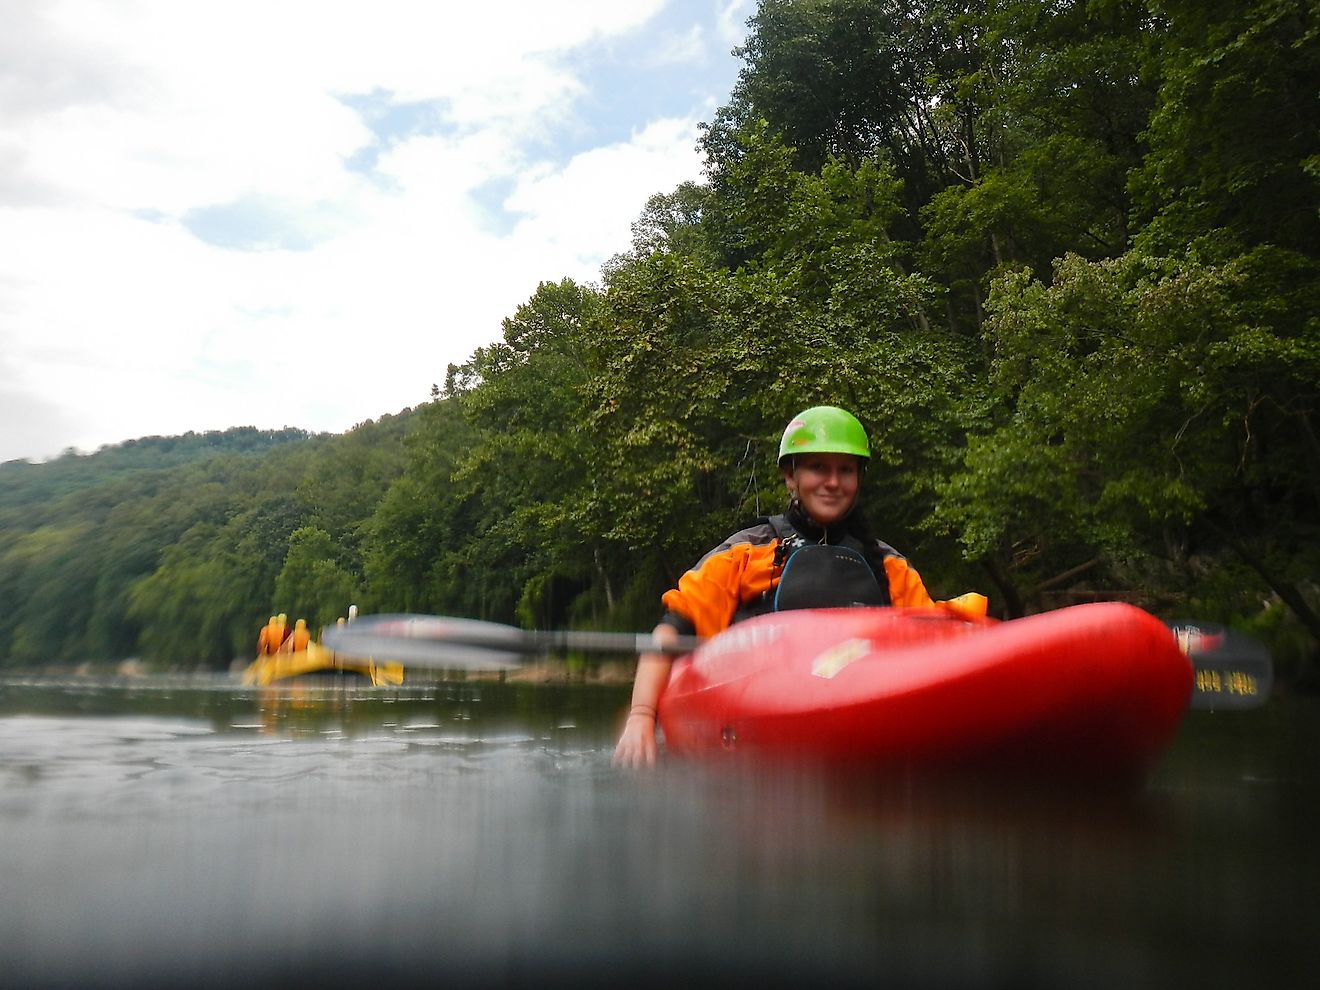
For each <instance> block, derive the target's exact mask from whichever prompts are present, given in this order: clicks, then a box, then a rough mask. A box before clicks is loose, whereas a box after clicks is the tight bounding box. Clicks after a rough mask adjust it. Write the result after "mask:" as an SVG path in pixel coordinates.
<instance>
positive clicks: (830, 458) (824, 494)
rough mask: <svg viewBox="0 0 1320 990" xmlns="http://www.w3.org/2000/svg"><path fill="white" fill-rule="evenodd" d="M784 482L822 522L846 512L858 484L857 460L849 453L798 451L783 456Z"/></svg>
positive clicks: (849, 508)
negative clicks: (789, 457) (788, 457)
mask: <svg viewBox="0 0 1320 990" xmlns="http://www.w3.org/2000/svg"><path fill="white" fill-rule="evenodd" d="M783 475H784V485H785V487H787V488H788V491H789V493H790V494H793V495H796V496H797V497H798V500H799V501H800V502H801V503H802V508H804V509H806V511H807V515H809V516H810V517H811V518H812V519H813V520H815V521H816V522H817V523H819V524H820V525H822V526H830V525H833V524H834V523H836V522H838V521H839V520H840V519H842V518H843V517H844V516H846V515H847V514H848V513H849V512H850V511H851V510H852V507H853V503H854V502H856V501H857V490H858V488H859V487H861V481H862V473H861V461H860V460H859V459H858V458H856V457H854V456H853V455H851V454H799V455H798V456H797V457H794V458H791V459H789V460H786V461H785V463H784V467H783Z"/></svg>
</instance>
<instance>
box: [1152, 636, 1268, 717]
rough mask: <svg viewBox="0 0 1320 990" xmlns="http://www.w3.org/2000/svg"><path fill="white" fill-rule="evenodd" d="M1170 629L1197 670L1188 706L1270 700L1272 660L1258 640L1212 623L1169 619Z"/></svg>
mask: <svg viewBox="0 0 1320 990" xmlns="http://www.w3.org/2000/svg"><path fill="white" fill-rule="evenodd" d="M1169 628H1170V629H1171V630H1172V631H1173V635H1174V637H1175V638H1176V639H1177V640H1178V645H1179V646H1181V647H1182V650H1183V652H1184V653H1186V654H1187V656H1188V659H1190V660H1191V661H1192V667H1193V669H1194V670H1195V672H1196V680H1195V682H1194V684H1193V687H1192V700H1191V704H1190V707H1191V708H1193V709H1196V710H1200V711H1232V710H1240V709H1244V708H1257V707H1259V706H1261V705H1263V704H1265V702H1266V701H1268V700H1269V697H1270V691H1271V689H1272V688H1273V686H1274V661H1273V659H1272V658H1271V657H1270V651H1269V650H1267V649H1265V646H1264V644H1263V643H1261V642H1260V641H1259V640H1255V639H1252V638H1251V637H1250V636H1248V635H1246V634H1245V633H1240V632H1236V631H1235V630H1232V629H1229V628H1228V627H1226V626H1221V625H1217V624H1216V623H1213V622H1191V621H1185V622H1171V623H1169Z"/></svg>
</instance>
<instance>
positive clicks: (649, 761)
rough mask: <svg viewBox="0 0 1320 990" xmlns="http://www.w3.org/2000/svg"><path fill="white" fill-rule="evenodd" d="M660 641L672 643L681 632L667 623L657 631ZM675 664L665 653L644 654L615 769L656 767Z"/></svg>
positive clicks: (615, 759) (661, 625)
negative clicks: (658, 727)
mask: <svg viewBox="0 0 1320 990" xmlns="http://www.w3.org/2000/svg"><path fill="white" fill-rule="evenodd" d="M654 636H655V638H656V641H657V642H659V643H663V644H668V643H672V642H673V641H674V640H675V639H677V638H678V630H677V629H675V628H674V627H673V626H671V625H669V623H667V622H662V623H660V625H658V626H656V627H655V632H654ZM672 666H673V660H672V659H671V658H670V657H669V656H667V655H666V654H664V653H644V654H642V656H641V657H640V658H639V659H638V661H637V676H636V677H635V678H634V680H633V693H632V707H631V708H629V710H628V720H627V721H626V722H625V723H624V726H623V734H622V735H621V736H620V737H619V743H618V745H617V746H615V747H614V760H613V762H614V765H615V766H621V767H653V766H655V758H656V741H655V720H656V709H657V706H658V705H659V704H660V695H661V694H662V693H663V692H664V689H665V685H667V684H668V683H669V669H670V667H672Z"/></svg>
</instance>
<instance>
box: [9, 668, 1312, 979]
mask: <svg viewBox="0 0 1320 990" xmlns="http://www.w3.org/2000/svg"><path fill="white" fill-rule="evenodd" d="M626 695H627V688H613V687H599V686H586V685H573V686H566V685H542V686H532V685H511V684H503V685H502V684H495V683H467V684H435V685H425V686H421V687H415V688H403V689H373V688H366V689H362V688H359V687H357V686H356V685H331V686H324V685H323V686H288V685H286V686H282V687H277V688H271V689H265V690H260V691H259V690H256V689H239V688H235V687H234V685H233V684H232V683H230V682H227V681H223V682H209V683H197V682H190V683H186V684H166V683H164V682H160V683H157V684H156V685H155V686H151V685H139V686H135V687H126V686H122V685H112V684H106V685H99V686H98V685H75V684H41V683H31V682H30V683H26V684H25V683H23V682H20V681H13V680H11V681H8V682H0V835H3V837H4V842H3V843H0V973H3V974H4V976H3V977H0V983H2V984H4V985H18V986H55V985H82V986H87V985H92V986H95V985H106V986H124V985H129V984H131V985H134V986H135V987H136V986H142V985H144V984H145V985H154V984H162V983H179V984H185V985H231V984H234V983H235V982H238V981H255V982H258V983H260V984H263V985H265V984H271V983H295V982H296V983H299V984H311V983H314V982H319V983H322V984H328V985H331V986H338V985H356V984H366V983H370V984H372V985H413V984H423V983H425V984H427V985H440V984H441V983H442V982H443V983H444V984H447V985H455V984H457V985H464V984H480V985H518V984H535V985H537V986H547V985H549V986H557V985H568V984H572V985H575V986H581V985H588V986H591V985H617V984H618V983H621V982H623V981H624V980H629V981H632V982H635V983H639V984H641V985H651V984H656V983H662V982H663V983H666V984H673V983H674V982H675V981H681V980H687V981H690V982H699V983H701V984H703V985H705V984H709V983H711V982H715V981H717V980H718V981H719V982H729V981H731V980H738V981H739V982H743V983H745V982H760V983H763V984H765V985H781V984H783V983H786V982H796V981H802V982H806V981H809V982H810V983H811V984H812V985H840V984H854V985H870V986H873V985H876V984H877V983H881V982H882V983H883V984H884V985H898V986H928V987H947V986H955V987H956V986H978V987H979V986H1040V987H1054V986H1068V987H1092V986H1093V987H1113V986H1124V987H1145V986H1150V987H1154V986H1161V987H1163V986H1171V985H1178V986H1181V985H1197V986H1202V987H1205V986H1209V987H1218V986H1232V987H1239V988H1240V987H1245V986H1261V985H1270V986H1301V985H1310V982H1311V980H1310V977H1311V976H1312V975H1313V974H1314V971H1315V970H1314V968H1313V966H1312V965H1311V964H1312V963H1314V962H1315V961H1316V960H1315V958H1314V957H1315V953H1316V950H1315V949H1314V948H1313V941H1314V939H1313V936H1314V934H1315V933H1316V932H1317V931H1320V927H1317V924H1316V922H1317V918H1318V915H1317V910H1316V907H1315V906H1314V899H1315V891H1316V889H1317V885H1316V881H1317V879H1318V878H1320V873H1317V870H1316V865H1317V860H1316V855H1315V853H1314V852H1313V849H1314V845H1315V842H1314V834H1315V833H1314V823H1315V821H1317V817H1316V814H1317V811H1320V807H1318V806H1317V795H1318V794H1320V790H1317V787H1316V784H1317V782H1318V781H1317V776H1318V775H1317V771H1316V764H1315V760H1314V756H1313V754H1314V753H1315V751H1316V743H1317V741H1318V739H1317V736H1318V735H1320V733H1317V728H1316V727H1317V715H1320V711H1317V706H1315V705H1314V704H1309V705H1308V704H1302V703H1299V702H1295V701H1294V702H1288V701H1287V700H1286V699H1284V700H1281V701H1279V702H1276V703H1272V704H1271V706H1270V707H1269V708H1267V709H1266V710H1265V711H1263V712H1255V713H1250V712H1248V713H1234V714H1232V715H1231V716H1230V715H1228V714H1221V715H1217V716H1216V715H1212V714H1209V713H1195V714H1194V715H1193V716H1192V717H1191V718H1189V721H1188V723H1187V724H1186V725H1185V726H1184V727H1183V731H1182V733H1181V734H1180V736H1179V739H1178V741H1177V743H1176V745H1175V747H1174V749H1173V751H1172V752H1171V753H1170V754H1169V755H1168V757H1167V758H1166V759H1165V760H1164V761H1163V762H1162V763H1161V765H1160V766H1159V768H1157V770H1156V771H1155V773H1154V774H1153V775H1152V778H1151V780H1150V783H1149V785H1148V786H1147V787H1146V788H1145V789H1144V790H1138V791H1135V792H1133V791H1128V792H1113V791H1100V792H1097V791H1095V790H1094V789H1092V788H1089V787H1087V786H1085V782H1081V786H1078V787H1076V788H1074V789H1069V790H1066V791H1060V789H1059V788H1058V786H1057V784H1055V785H1050V786H1049V787H1040V786H1034V787H1033V786H1030V785H1029V784H1027V783H1023V782H1017V783H1015V784H1008V783H1007V782H1004V781H995V780H989V779H973V780H957V781H953V780H930V779H923V778H921V777H915V776H914V777H906V778H905V777H898V778H894V777H890V778H887V779H883V780H876V779H873V778H871V777H868V776H865V775H859V774H857V773H848V774H831V773H825V772H821V771H819V770H808V769H798V770H790V769H786V768H778V769H775V768H766V767H760V768H754V767H751V766H746V765H732V766H711V765H698V764H686V763H677V762H675V763H669V764H667V765H665V766H663V767H662V768H661V769H660V770H659V771H658V772H657V773H654V774H643V775H636V774H628V773H622V772H618V771H615V770H612V769H611V768H610V766H609V753H610V749H611V746H612V741H613V735H614V731H615V728H616V718H617V714H618V712H619V711H620V710H621V708H622V707H623V705H624V703H625V700H626ZM1308 840H1309V841H1308Z"/></svg>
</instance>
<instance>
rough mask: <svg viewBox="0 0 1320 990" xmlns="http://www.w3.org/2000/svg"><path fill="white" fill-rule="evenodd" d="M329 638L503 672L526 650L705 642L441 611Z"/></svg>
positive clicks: (625, 649)
mask: <svg viewBox="0 0 1320 990" xmlns="http://www.w3.org/2000/svg"><path fill="white" fill-rule="evenodd" d="M322 639H323V642H324V643H325V645H326V646H328V647H330V649H332V650H334V651H335V652H337V653H348V654H352V655H355V656H381V657H388V658H389V659H391V660H402V661H403V662H404V663H411V664H413V665H414V666H420V667H438V668H441V669H444V670H459V669H463V670H502V669H507V668H509V667H516V666H518V665H519V664H520V663H521V660H522V657H523V656H524V655H526V654H529V653H531V654H535V653H553V652H556V651H559V650H583V651H585V652H589V653H621V654H635V653H690V652H692V651H693V650H695V649H696V648H697V645H698V644H699V643H700V642H701V641H700V640H699V639H697V638H696V637H695V636H680V637H679V638H678V640H677V641H676V642H674V643H672V644H670V645H668V646H661V645H660V644H658V643H656V641H655V640H654V639H653V638H652V636H651V634H650V633H624V632H590V631H580V632H574V631H571V630H568V631H558V632H529V631H527V630H525V629H517V628H515V627H513V626H504V625H500V624H499V623H496V622H482V621H480V620H478V619H451V618H446V617H444V616H439V615H407V614H403V615H369V616H366V617H364V618H359V619H354V620H353V621H352V622H350V623H348V624H346V625H343V626H339V627H336V628H334V629H327V630H326V631H325V635H324V636H323V637H322Z"/></svg>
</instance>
